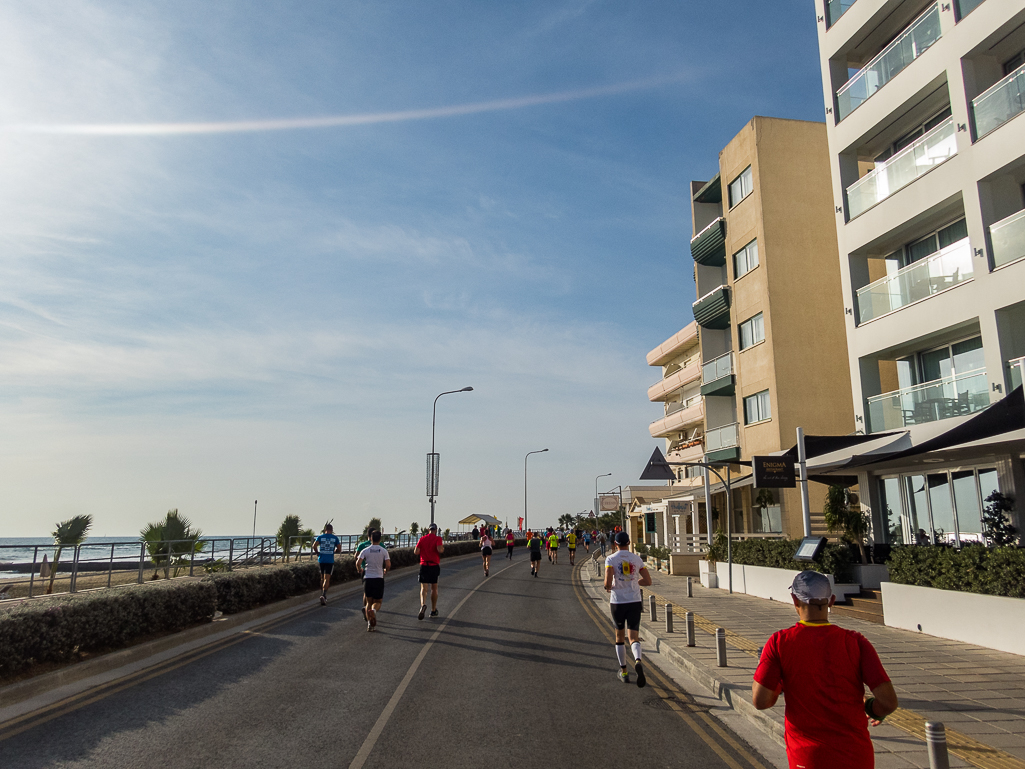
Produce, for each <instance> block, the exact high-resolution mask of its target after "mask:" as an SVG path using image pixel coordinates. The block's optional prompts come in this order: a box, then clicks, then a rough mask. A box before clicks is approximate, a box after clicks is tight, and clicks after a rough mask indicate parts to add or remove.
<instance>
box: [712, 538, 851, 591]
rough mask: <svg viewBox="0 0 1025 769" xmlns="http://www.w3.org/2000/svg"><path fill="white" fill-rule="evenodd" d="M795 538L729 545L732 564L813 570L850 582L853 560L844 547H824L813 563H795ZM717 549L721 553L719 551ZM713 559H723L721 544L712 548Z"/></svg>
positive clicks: (757, 540)
mask: <svg viewBox="0 0 1025 769" xmlns="http://www.w3.org/2000/svg"><path fill="white" fill-rule="evenodd" d="M800 544H801V540H799V539H745V540H741V541H739V542H734V543H733V562H734V563H741V564H744V565H747V566H769V567H772V568H775V569H789V570H791V571H804V570H805V569H817V570H819V571H821V572H823V573H825V574H832V575H833V579H835V580H836V581H837V582H840V583H846V582H851V581H852V580H853V579H854V570H853V569H852V568H851V566H852V563H853V559H852V558H851V552H850V549H849V548H848V547H847V546H846V545H838V544H834V543H829V544H827V545H826V546H825V547H824V548H823V549H822V553H821V554H819V558H818V560H817V561H815V562H814V563H808V562H807V561H795V560H794V555H795V554H796V553H797V548H798V547H799V546H800ZM720 549H721V551H722V552H719V550H720ZM714 557H715V560H717V561H725V560H726V547H725V542H724V543H723V544H722V546H721V548H720V547H716V548H715V553H714Z"/></svg>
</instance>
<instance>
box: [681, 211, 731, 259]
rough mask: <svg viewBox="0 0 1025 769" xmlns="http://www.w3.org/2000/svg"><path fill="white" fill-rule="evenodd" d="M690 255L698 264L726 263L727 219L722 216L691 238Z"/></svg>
mask: <svg viewBox="0 0 1025 769" xmlns="http://www.w3.org/2000/svg"><path fill="white" fill-rule="evenodd" d="M690 255H691V256H692V257H693V258H694V261H695V262H697V263H698V264H703V265H705V266H707V267H722V266H723V265H724V264H726V220H725V219H723V218H722V217H721V216H720V217H719V218H718V219H716V220H715V221H714V222H712V223H711V224H709V225H708V226H707V227H705V228H704V229H703V230H701V232H699V233H698V234H697V235H695V236H694V237H693V238H691V239H690Z"/></svg>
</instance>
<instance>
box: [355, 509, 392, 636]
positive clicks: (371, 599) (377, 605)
mask: <svg viewBox="0 0 1025 769" xmlns="http://www.w3.org/2000/svg"><path fill="white" fill-rule="evenodd" d="M390 568H391V558H389V557H388V551H387V550H385V549H384V548H383V547H381V532H379V531H378V530H377V529H374V530H373V531H371V532H370V547H367V548H364V549H363V550H361V551H360V554H359V555H358V556H356V569H357V570H358V571H359V573H360V574H362V575H363V597H364V599H365V603H366V615H367V630H368V631H372V630H376V629H377V612H379V611H380V610H381V601H382V600H383V599H384V575H385V574H387V573H388V570H389V569H390Z"/></svg>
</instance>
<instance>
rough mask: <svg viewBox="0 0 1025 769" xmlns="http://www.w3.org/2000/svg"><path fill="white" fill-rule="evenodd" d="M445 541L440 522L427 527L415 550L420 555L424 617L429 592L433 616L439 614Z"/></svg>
mask: <svg viewBox="0 0 1025 769" xmlns="http://www.w3.org/2000/svg"><path fill="white" fill-rule="evenodd" d="M444 550H445V543H444V542H443V541H442V539H441V537H439V536H438V524H436V523H432V524H431V525H430V526H428V527H427V533H426V534H424V535H423V536H422V537H420V541H419V542H417V543H416V547H415V548H414V549H413V552H414V553H415V554H416V555H418V556H420V613H419V614H417V615H416V618H417V619H423V618H424V614H426V613H427V593H428V591H429V592H430V594H431V616H432V617H437V616H438V577H439V576H440V575H441V554H442V552H443V551H444Z"/></svg>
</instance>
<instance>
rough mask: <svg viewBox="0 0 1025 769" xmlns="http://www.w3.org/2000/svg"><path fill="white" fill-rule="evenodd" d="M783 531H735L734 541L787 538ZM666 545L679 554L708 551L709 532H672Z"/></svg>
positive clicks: (667, 538)
mask: <svg viewBox="0 0 1025 769" xmlns="http://www.w3.org/2000/svg"><path fill="white" fill-rule="evenodd" d="M786 538H787V536H786V534H783V533H782V532H756V531H752V532H736V531H735V532H733V534H732V539H733V541H734V542H741V541H743V540H748V539H786ZM666 546H667V547H668V548H669V550H670V551H671V552H673V553H675V554H677V555H680V554H684V555H687V554H691V555H694V554H700V553H706V552H708V535H707V534H670V535H669V536H668V537H666Z"/></svg>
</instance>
